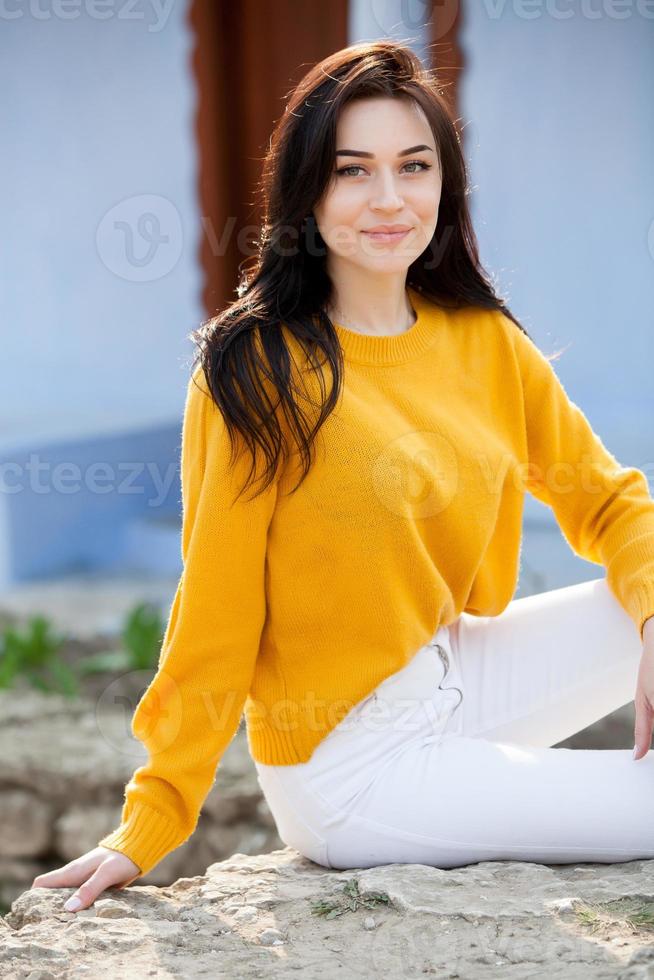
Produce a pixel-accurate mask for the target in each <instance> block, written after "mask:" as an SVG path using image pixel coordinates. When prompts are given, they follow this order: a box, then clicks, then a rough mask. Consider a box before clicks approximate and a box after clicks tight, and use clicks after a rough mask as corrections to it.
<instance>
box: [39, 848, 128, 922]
mask: <svg viewBox="0 0 654 980" xmlns="http://www.w3.org/2000/svg"><path fill="white" fill-rule="evenodd" d="M140 874H141V869H140V868H139V866H138V865H137V864H134V862H133V861H132V860H131V858H128V857H127V856H126V855H125V854H121V853H120V851H112V850H111V848H109V847H102V846H101V845H100V846H98V847H95V848H93V850H92V851H87V853H86V854H83V855H82V856H81V857H78V858H75V860H74V861H69V862H68V864H64V865H63V867H61V868H55V870H54V871H47V872H46V873H45V874H42V875H37V876H36V878H35V879H34V881H33V882H32V885H31V887H32V888H76V889H77V890H76V891H75V892H74V893H73V894H72V895H71V896H70V897H69V898H68V899H67V901H66V902H65V903H64V909H65V910H66V912H79V911H81V909H87V908H89V906H90V905H93V903H94V902H95V900H96V898H97V897H98V895H101V894H102V892H103V891H104V890H105V888H111V887H112V886H117V887H119V888H125V887H126V886H127V885H129V884H130V883H131V882H132V881H134V879H135V878H138V877H139V875H140ZM75 899H77V900H78V901H79V906H78V907H77V908H71V907H70V903H71V902H73V901H74V900H75Z"/></svg>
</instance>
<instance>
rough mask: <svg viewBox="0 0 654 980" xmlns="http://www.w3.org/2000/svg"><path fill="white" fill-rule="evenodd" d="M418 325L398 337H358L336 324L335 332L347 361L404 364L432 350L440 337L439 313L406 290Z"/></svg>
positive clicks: (436, 309)
mask: <svg viewBox="0 0 654 980" xmlns="http://www.w3.org/2000/svg"><path fill="white" fill-rule="evenodd" d="M407 293H408V295H409V299H410V301H411V305H412V307H413V309H414V310H415V313H416V320H415V322H414V323H413V324H412V325H411V326H410V327H409V329H408V330H405V331H404V333H399V334H367V333H359V332H358V331H356V330H350V329H349V328H348V327H344V326H343V324H342V323H336V322H334V321H332V322H333V324H334V329H335V331H336V334H337V336H338V339H339V342H340V344H341V347H342V349H343V353H344V356H345V358H346V360H349V361H356V362H357V363H359V364H401V363H402V362H403V361H408V360H410V359H411V358H413V357H416V356H417V355H418V354H421V353H422V352H423V351H425V350H426V349H427V348H428V347H430V346H431V345H432V344H433V343H434V341H435V340H436V336H437V334H438V329H437V320H438V318H439V316H440V315H441V314H440V311H439V309H438V307H437V306H436V305H435V304H434V303H430V302H429V300H428V299H426V298H425V297H424V296H422V295H421V294H420V293H419V292H418V290H417V289H415V288H414V287H413V286H408V287H407Z"/></svg>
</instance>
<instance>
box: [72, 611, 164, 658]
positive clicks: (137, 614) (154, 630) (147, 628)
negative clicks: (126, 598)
mask: <svg viewBox="0 0 654 980" xmlns="http://www.w3.org/2000/svg"><path fill="white" fill-rule="evenodd" d="M164 630H165V624H164V621H163V618H162V616H161V613H160V612H159V610H158V608H157V607H156V606H154V605H153V604H152V603H148V602H141V603H139V604H138V605H137V606H134V608H133V609H132V610H130V612H129V613H128V614H127V616H126V617H125V621H124V623H123V627H122V630H121V634H120V642H121V646H120V649H118V650H102V651H100V652H99V653H93V654H90V655H89V656H88V657H82V658H81V659H80V660H79V661H78V662H77V668H78V670H79V672H80V674H100V673H108V672H111V671H116V670H152V669H154V668H155V667H156V666H157V663H158V660H159V654H160V651H161V643H162V640H163V635H164Z"/></svg>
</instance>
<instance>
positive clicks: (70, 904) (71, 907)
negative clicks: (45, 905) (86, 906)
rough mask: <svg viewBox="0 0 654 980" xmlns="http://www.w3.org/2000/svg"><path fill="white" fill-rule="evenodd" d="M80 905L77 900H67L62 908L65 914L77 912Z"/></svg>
mask: <svg viewBox="0 0 654 980" xmlns="http://www.w3.org/2000/svg"><path fill="white" fill-rule="evenodd" d="M81 907H82V903H81V901H80V900H79V898H69V899H68V901H67V902H65V903H64V908H65V909H66V911H67V912H77V910H78V909H81Z"/></svg>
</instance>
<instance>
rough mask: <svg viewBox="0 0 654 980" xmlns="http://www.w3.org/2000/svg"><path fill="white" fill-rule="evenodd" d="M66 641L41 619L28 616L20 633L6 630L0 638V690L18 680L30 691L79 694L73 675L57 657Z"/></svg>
mask: <svg viewBox="0 0 654 980" xmlns="http://www.w3.org/2000/svg"><path fill="white" fill-rule="evenodd" d="M65 641H66V637H65V635H63V634H59V633H55V632H54V630H53V628H52V623H51V622H50V620H48V619H47V618H46V617H45V616H32V617H31V618H30V619H29V620H28V622H27V624H26V626H25V627H24V629H23V630H21V629H19V628H17V627H12V626H10V627H8V628H7V629H5V630H3V631H2V634H0V688H5V689H6V688H12V687H13V686H14V683H15V681H16V678H17V677H19V676H22V677H26V678H27V680H28V681H29V683H30V684H31V685H32V687H36V688H38V689H39V690H41V691H46V692H51V691H54V692H57V693H59V694H63V695H65V696H66V697H76V696H77V695H78V694H79V690H78V685H77V680H76V678H75V674H74V673H73V671H72V670H71V669H70V667H68V665H67V664H65V663H64V662H63V660H61V659H60V657H59V656H58V651H59V650H60V648H61V647H62V646H63V644H64V643H65Z"/></svg>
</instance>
